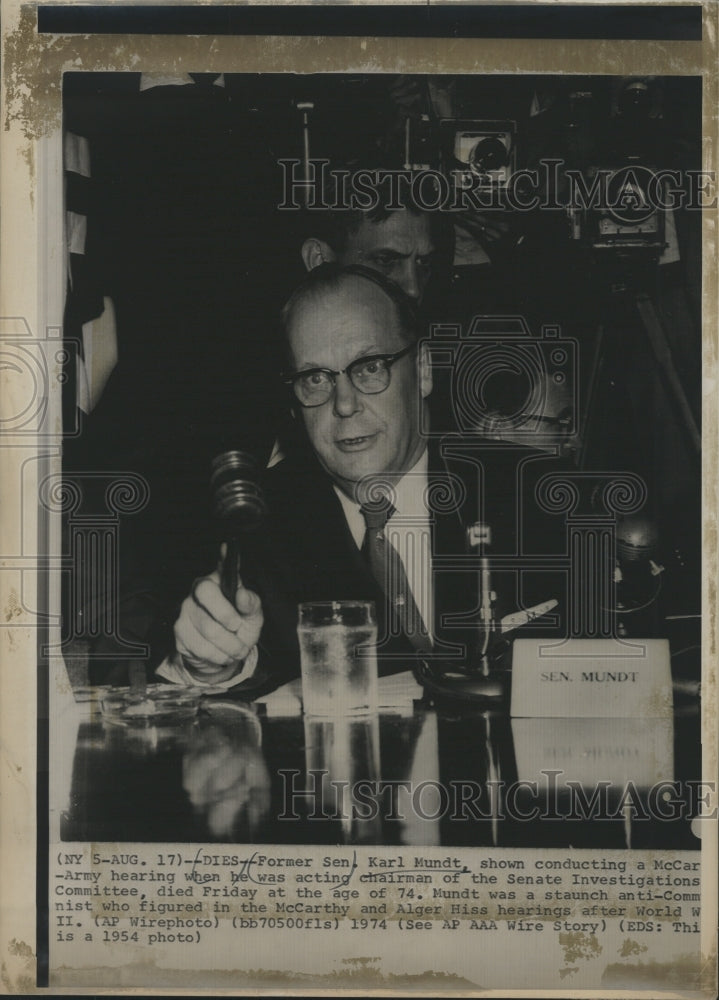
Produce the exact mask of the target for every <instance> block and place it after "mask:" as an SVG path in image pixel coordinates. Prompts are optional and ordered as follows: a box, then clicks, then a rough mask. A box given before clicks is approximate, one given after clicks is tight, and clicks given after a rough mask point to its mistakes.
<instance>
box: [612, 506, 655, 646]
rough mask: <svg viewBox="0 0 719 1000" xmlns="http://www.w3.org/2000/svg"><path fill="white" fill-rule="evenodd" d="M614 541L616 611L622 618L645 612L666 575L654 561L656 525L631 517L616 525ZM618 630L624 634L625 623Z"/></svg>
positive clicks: (638, 515)
mask: <svg viewBox="0 0 719 1000" xmlns="http://www.w3.org/2000/svg"><path fill="white" fill-rule="evenodd" d="M615 539H616V557H617V566H616V571H615V583H616V588H617V589H616V598H615V600H616V607H615V610H616V612H617V614H619V615H620V616H624V615H629V614H634V613H635V612H639V611H644V610H645V609H647V608H649V607H650V606H651V605H652V604H654V602H655V601H656V599H657V597H658V596H659V591H660V589H661V584H662V573H664V566H662V565H660V564H658V563H656V562H655V561H654V559H653V558H652V557H653V556H654V555H655V553H656V549H657V544H658V541H659V533H658V531H657V526H656V524H655V523H654V521H653V520H652V519H651V518H648V517H646V515H643V514H632V515H628V516H627V517H623V518H622V519H621V520H620V521H619V522H618V523H617V527H616V534H615ZM618 627H619V630H620V633H621V632H622V630H623V629H624V624H623V623H622V622H621V621H620V622H619V623H618Z"/></svg>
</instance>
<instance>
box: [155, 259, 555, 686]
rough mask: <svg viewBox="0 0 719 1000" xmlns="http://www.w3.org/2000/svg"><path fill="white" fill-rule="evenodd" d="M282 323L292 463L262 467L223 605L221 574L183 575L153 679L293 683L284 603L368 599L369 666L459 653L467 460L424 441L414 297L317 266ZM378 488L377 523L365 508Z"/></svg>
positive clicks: (473, 481)
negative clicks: (386, 555) (374, 612)
mask: <svg viewBox="0 0 719 1000" xmlns="http://www.w3.org/2000/svg"><path fill="white" fill-rule="evenodd" d="M283 323H284V330H285V335H286V340H287V353H288V360H289V374H288V376H287V382H288V386H289V387H290V388H291V391H292V393H293V396H292V399H293V404H294V409H295V411H296V415H297V419H298V420H299V421H300V422H301V424H302V427H303V429H304V432H305V435H306V440H307V448H306V453H304V454H296V455H293V456H292V457H291V458H288V459H285V460H284V461H283V462H281V463H280V464H279V465H277V466H276V467H275V468H273V469H271V470H269V471H268V472H267V475H266V495H267V505H268V509H269V515H268V518H267V520H266V522H265V524H264V525H263V526H262V527H261V528H260V529H259V530H258V531H257V532H256V533H255V534H254V535H250V536H248V537H247V540H246V542H244V543H243V554H242V563H241V579H240V580H238V586H237V590H236V594H235V597H234V602H231V601H229V600H227V599H226V598H225V597H224V596H223V594H222V591H221V588H220V575H219V571H217V570H216V571H214V572H212V573H210V574H208V575H207V576H205V577H203V578H201V579H200V580H199V581H196V582H195V584H194V586H193V587H192V591H191V593H190V595H189V596H188V597H186V599H185V600H184V602H183V604H182V607H181V611H180V614H179V617H178V618H177V621H176V622H175V626H174V634H175V644H176V649H175V652H174V654H173V655H172V656H170V657H169V658H168V659H167V660H166V661H165V662H164V663H163V664H162V665H161V667H160V670H159V671H158V672H159V674H160V676H163V677H165V678H166V679H168V680H173V681H177V682H181V683H197V682H200V683H210V684H222V685H225V686H231V687H233V688H236V689H237V691H238V693H242V694H246V695H248V696H253V695H255V694H259V693H261V692H264V691H266V690H269V689H271V688H272V687H275V686H277V685H278V684H280V683H282V682H284V681H286V680H288V679H290V678H291V677H293V676H296V675H297V674H298V673H299V651H298V645H297V638H296V622H297V604H298V603H300V602H302V601H317V600H336V599H356V600H374V601H375V603H376V605H377V608H378V624H379V630H380V631H379V634H380V637H381V640H382V641H381V642H380V645H379V650H378V660H379V664H380V672H392V671H394V670H398V669H406V667H407V666H408V663H409V661H410V660H411V659H412V658H413V656H414V654H415V653H416V652H418V651H419V652H421V653H423V654H424V655H428V656H430V657H431V656H432V655H433V653H436V654H438V655H441V656H443V657H447V658H449V659H452V658H457V659H460V660H464V659H465V657H466V656H467V655H469V656H470V657H471V655H472V650H473V647H474V646H475V645H476V636H477V593H476V583H477V579H478V573H477V564H476V561H475V562H474V563H472V562H471V561H468V560H467V556H466V527H465V526H466V524H467V523H468V522H469V523H471V522H472V521H474V520H476V518H477V512H478V511H479V510H480V505H479V500H478V492H477V488H478V484H479V483H480V481H481V478H482V477H481V475H478V470H479V469H480V468H481V463H480V462H478V461H476V459H475V458H474V457H473V456H472V454H471V449H470V451H469V452H468V453H466V454H462V447H461V444H462V443H461V441H460V442H457V441H455V443H454V447H453V448H452V449H450V450H447V449H443V448H442V447H441V446H440V445H439V443H437V442H433V441H432V440H431V439H430V438H429V435H428V433H427V429H428V426H429V417H428V412H427V409H428V406H427V401H428V397H429V394H430V392H431V390H432V372H431V369H430V365H429V358H428V353H427V350H426V347H425V346H424V345H422V344H421V343H419V342H418V339H417V338H418V333H419V331H418V326H417V321H416V316H415V313H414V309H413V307H412V303H411V302H410V300H409V299H407V297H406V296H404V295H403V294H402V292H401V291H400V290H399V289H398V288H397V286H396V285H395V284H394V283H392V282H388V281H386V280H385V279H384V278H382V277H381V276H380V275H377V274H376V273H374V272H372V271H369V270H367V269H364V268H361V267H348V268H341V267H337V266H336V265H330V266H327V267H324V268H316V269H314V270H312V271H311V272H310V273H309V275H308V276H307V278H306V279H305V281H304V282H303V283H302V284H301V285H300V286H299V288H298V289H297V290H296V291H295V293H294V294H293V295H292V297H291V298H290V300H289V302H288V303H287V305H286V306H285V309H284V311H283ZM378 482H381V483H382V490H381V494H382V497H381V498H380V502H379V506H380V507H383V506H384V510H385V512H386V516H385V523H384V524H383V525H382V524H380V525H379V526H378V524H377V522H372V520H371V513H374V512H369V513H368V511H369V510H370V508H371V507H372V501H373V498H375V499H376V496H377V493H376V490H375V489H374V488H373V487H375V486H376V485H377V483H378ZM467 484H469V485H467ZM437 486H439V487H440V488H442V489H443V499H442V502H441V503H439V504H433V503H432V500H431V497H432V490H433V489H434V488H436V487H437ZM511 486H512V488H514V487H516V486H517V483H516V482H515V481H513V482H512V484H511ZM475 487H477V488H475ZM385 496H386V497H387V498H388V500H387V502H385V500H384V497H385ZM390 503H391V506H390ZM500 506H501V505H500ZM388 507H389V511H388V510H387V508H388ZM387 514H388V516H387ZM373 539H374V540H375V541H376V540H380V541H381V543H382V545H387V544H392V550H391V557H390V558H391V560H394V562H393V565H395V566H396V558H397V555H398V554H399V559H400V562H401V564H402V565H401V568H400V569H399V570H397V573H398V574H399V575H401V576H402V579H403V582H402V587H404V588H405V590H404V591H403V592H402V594H401V595H398V594H396V593H394V592H390V591H389V590H388V589H387V587H386V586H383V584H382V583H381V582H380V577H379V575H378V573H377V564H376V553H375V554H374V556H373V553H372V551H371V549H372V544H373ZM384 551H385V552H387V551H388V550H387V549H385V550H384ZM385 583H386V581H385ZM404 595H406V598H405V596H404ZM551 596H553V595H549V594H545V595H544V597H545V598H547V597H551ZM399 603H401V605H402V606H403V608H404V611H403V612H402V613H401V614H400V613H399V612H398V611H397V609H396V607H395V604H399ZM398 615H399V618H398V617H397V616H398ZM452 618H453V619H454V621H452ZM398 621H399V627H397V623H398Z"/></svg>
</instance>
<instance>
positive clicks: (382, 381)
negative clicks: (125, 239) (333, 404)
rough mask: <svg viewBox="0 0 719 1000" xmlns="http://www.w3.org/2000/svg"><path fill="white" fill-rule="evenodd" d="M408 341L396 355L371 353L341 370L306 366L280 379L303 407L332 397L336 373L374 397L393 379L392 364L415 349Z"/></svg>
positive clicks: (317, 404) (324, 401) (315, 404)
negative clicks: (289, 386)
mask: <svg viewBox="0 0 719 1000" xmlns="http://www.w3.org/2000/svg"><path fill="white" fill-rule="evenodd" d="M416 346H417V345H416V344H410V345H409V347H405V348H404V349H403V350H401V351H397V352H396V353H395V354H370V355H368V356H367V357H365V358H357V360H356V361H353V362H352V364H351V365H347V367H346V368H343V369H342V370H341V371H338V372H336V371H333V370H332V369H331V368H308V369H306V370H305V371H301V372H293V373H292V374H291V375H286V376H285V377H284V378H283V379H282V381H283V382H284V383H285V384H286V385H291V386H292V389H293V391H294V394H295V396H296V397H297V399H298V400H299V402H300V404H301V405H302V406H305V407H308V408H309V407H313V406H322V405H323V403H326V402H327V400H328V399H329V398H330V397H331V396H332V393H333V392H334V389H335V385H336V384H337V376H338V375H346V376H347V378H348V379H349V380H350V382H351V383H352V385H353V386H354V387H355V389H357V390H358V392H361V393H364V395H366V396H376V395H377V394H378V393H380V392H384V391H385V389H386V388H387V386H388V385H389V384H390V382H391V381H392V365H393V364H394V363H395V361H399V360H400V358H403V357H405V355H407V354H409V352H410V351H412V350H414V348H415V347H416Z"/></svg>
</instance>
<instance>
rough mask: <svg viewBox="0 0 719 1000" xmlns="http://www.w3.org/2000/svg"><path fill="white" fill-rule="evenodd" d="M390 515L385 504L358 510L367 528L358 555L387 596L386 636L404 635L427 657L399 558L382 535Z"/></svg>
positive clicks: (424, 638) (423, 632)
mask: <svg viewBox="0 0 719 1000" xmlns="http://www.w3.org/2000/svg"><path fill="white" fill-rule="evenodd" d="M394 513H395V508H394V507H393V506H392V504H391V503H390V502H389V501H388V500H386V501H383V502H381V503H376V504H366V505H363V506H362V507H360V514H362V517H363V518H364V521H365V525H366V527H367V530H366V531H365V536H364V541H363V543H362V555H363V556H364V558H365V559H366V560H367V562H368V563H369V566H370V569H371V570H372V575H373V576H374V578H375V580H376V581H377V583H378V584H379V585H380V587H381V588H382V590H383V592H384V594H385V595H386V596H387V605H388V614H387V625H388V628H389V631H390V634H391V635H398V634H400V633H402V632H404V634H405V635H406V636H407V638H408V639H409V641H410V642H411V643H412V646H413V647H414V648H415V650H417V652H419V653H427V652H429V651H430V650H431V649H432V642H431V640H430V638H429V635H428V633H427V629H426V627H425V624H424V622H423V621H422V616H421V615H420V613H419V609H418V608H417V605H416V603H415V600H414V597H413V596H412V590H411V588H410V585H409V580H408V579H407V574H406V572H405V569H404V565H403V563H402V560H401V558H400V555H399V553H398V552H397V550H396V549H395V547H394V545H392V543H391V542H390V541H389V539H388V538H387V537H386V536H385V533H384V527H385V525H386V524H387V522H388V521H389V519H390V518H391V517H392V515H393V514H394Z"/></svg>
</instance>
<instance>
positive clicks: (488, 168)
mask: <svg viewBox="0 0 719 1000" xmlns="http://www.w3.org/2000/svg"><path fill="white" fill-rule="evenodd" d="M516 136H517V124H516V122H513V121H486V120H481V119H472V120H469V119H464V120H457V119H448V118H444V119H441V120H440V122H439V153H440V167H441V169H442V171H443V172H444V173H445V174H446V175H447V176H448V177H453V178H454V182H455V184H456V185H457V187H460V188H463V189H466V188H472V189H473V190H486V189H487V188H493V189H497V188H498V189H504V188H506V187H507V185H508V184H509V180H510V178H511V176H512V174H513V173H514V172H515V170H516V168H517V142H516Z"/></svg>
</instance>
